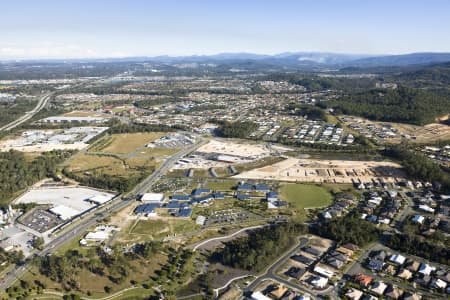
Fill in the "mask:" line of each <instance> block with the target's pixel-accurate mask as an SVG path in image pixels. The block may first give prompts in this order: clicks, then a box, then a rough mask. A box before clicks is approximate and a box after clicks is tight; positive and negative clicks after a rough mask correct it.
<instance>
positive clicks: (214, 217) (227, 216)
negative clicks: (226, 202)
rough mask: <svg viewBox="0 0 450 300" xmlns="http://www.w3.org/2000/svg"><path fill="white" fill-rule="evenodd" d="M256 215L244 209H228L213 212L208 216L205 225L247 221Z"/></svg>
mask: <svg viewBox="0 0 450 300" xmlns="http://www.w3.org/2000/svg"><path fill="white" fill-rule="evenodd" d="M252 217H254V216H253V214H252V213H250V212H247V211H243V210H234V209H226V210H220V211H216V212H213V213H212V214H211V215H209V216H208V217H207V218H206V222H205V225H206V226H212V225H216V224H224V223H236V222H245V221H247V220H249V219H250V218H252Z"/></svg>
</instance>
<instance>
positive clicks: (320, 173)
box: [233, 158, 405, 183]
mask: <svg viewBox="0 0 450 300" xmlns="http://www.w3.org/2000/svg"><path fill="white" fill-rule="evenodd" d="M233 177H234V178H248V179H260V180H261V179H265V180H281V181H293V182H297V181H298V182H331V183H353V182H360V181H362V182H369V181H372V180H377V181H378V179H383V180H384V181H385V182H394V181H395V180H396V179H399V178H404V177H405V174H404V172H403V171H402V170H401V166H400V165H399V164H396V163H392V162H384V161H382V162H375V161H345V160H314V159H297V158H288V159H286V160H284V161H281V162H278V163H275V164H273V165H270V166H266V167H262V168H258V169H254V170H250V171H247V172H243V173H241V174H238V175H236V176H233Z"/></svg>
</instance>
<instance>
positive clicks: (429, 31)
mask: <svg viewBox="0 0 450 300" xmlns="http://www.w3.org/2000/svg"><path fill="white" fill-rule="evenodd" d="M0 16H1V17H0V59H5V58H64V57H121V56H141V55H149V56H152V55H166V54H167V55H191V54H214V53H222V52H252V53H264V54H274V53H281V52H296V51H320V52H339V53H362V54H399V53H411V52H424V51H432V52H450V38H449V37H450V1H446V0H428V1H427V0H422V1H416V0H408V1H407V0H390V1H387V0H372V1H371V0H359V1H356V0H355V1H351V0H339V1H338V0H336V1H325V0H315V1H313V0H310V1H306V0H296V1H295V0H292V1H287V0H277V1H275V0H274V1H272V0H259V1H254V0H247V1H246V0H240V1H236V0H210V1H206V0H198V1H194V0H178V1H174V0H161V1H159V0H155V1H152V0H148V1H144V0H122V1H116V0H89V1H87V0H76V1H75V0H73V1H68V0H53V1H51V0H39V1H36V0H28V1H25V0H14V1H12V0H7V1H2V4H1V14H0Z"/></svg>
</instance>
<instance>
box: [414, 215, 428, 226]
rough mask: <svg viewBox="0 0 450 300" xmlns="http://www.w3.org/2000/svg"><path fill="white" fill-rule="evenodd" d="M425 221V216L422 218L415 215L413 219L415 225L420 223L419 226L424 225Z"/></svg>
mask: <svg viewBox="0 0 450 300" xmlns="http://www.w3.org/2000/svg"><path fill="white" fill-rule="evenodd" d="M424 220H425V217H424V216H421V215H415V216H414V217H413V218H412V221H413V222H414V223H419V224H422V223H423V221H424Z"/></svg>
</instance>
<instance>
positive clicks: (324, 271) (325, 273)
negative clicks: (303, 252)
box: [314, 266, 334, 278]
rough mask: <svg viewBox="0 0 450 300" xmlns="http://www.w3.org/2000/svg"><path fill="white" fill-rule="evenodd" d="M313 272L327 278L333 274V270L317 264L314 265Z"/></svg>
mask: <svg viewBox="0 0 450 300" xmlns="http://www.w3.org/2000/svg"><path fill="white" fill-rule="evenodd" d="M314 272H316V273H317V274H319V275H322V276H325V277H327V278H331V277H333V276H334V272H333V271H331V270H328V269H325V268H322V267H318V266H316V267H314Z"/></svg>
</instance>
